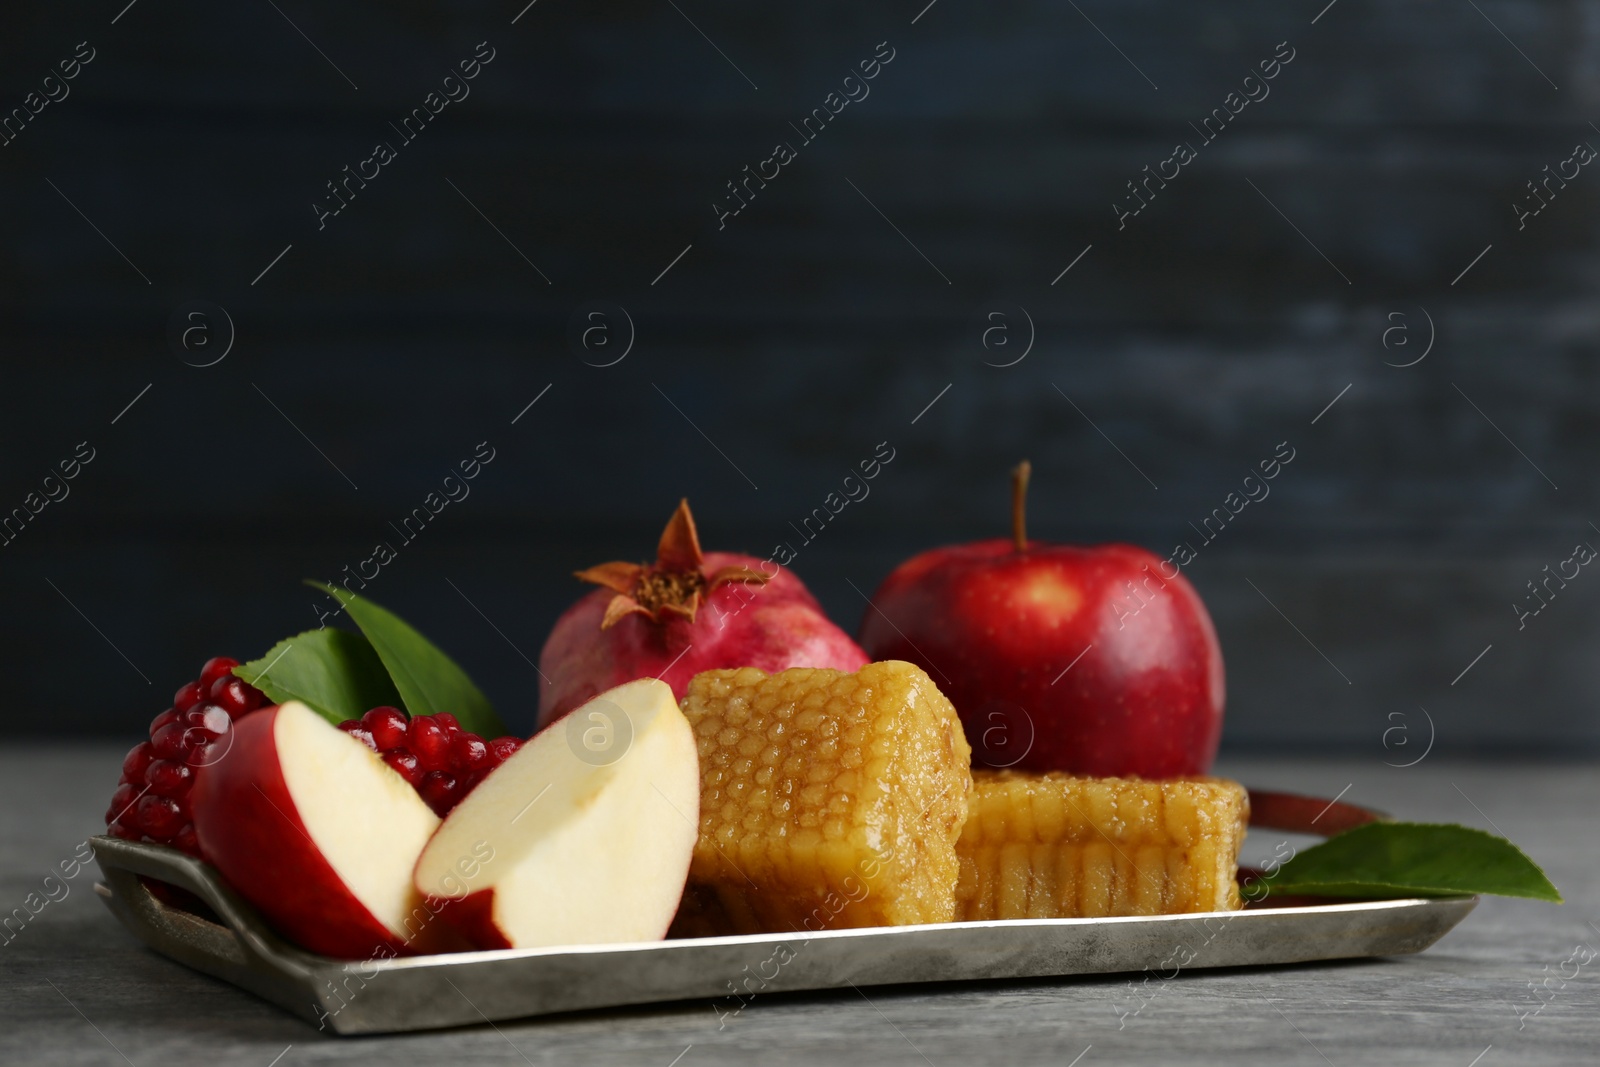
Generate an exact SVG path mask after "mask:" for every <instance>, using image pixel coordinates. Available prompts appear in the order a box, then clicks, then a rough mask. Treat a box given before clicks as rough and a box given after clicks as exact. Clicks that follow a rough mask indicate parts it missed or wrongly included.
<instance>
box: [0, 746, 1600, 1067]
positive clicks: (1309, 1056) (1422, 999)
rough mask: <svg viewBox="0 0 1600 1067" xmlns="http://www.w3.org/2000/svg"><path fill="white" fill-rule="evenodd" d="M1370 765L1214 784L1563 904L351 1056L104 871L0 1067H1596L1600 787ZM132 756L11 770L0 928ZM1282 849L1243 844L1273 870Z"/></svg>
mask: <svg viewBox="0 0 1600 1067" xmlns="http://www.w3.org/2000/svg"><path fill="white" fill-rule="evenodd" d="M1374 747H1376V746H1374ZM1381 757H1382V753H1380V754H1379V755H1378V756H1374V758H1372V759H1370V760H1364V761H1357V760H1341V761H1326V762H1313V761H1306V760H1293V761H1290V760H1266V759H1251V760H1235V761H1233V762H1231V763H1229V764H1226V765H1224V766H1223V767H1221V768H1219V770H1221V771H1223V772H1224V773H1228V774H1230V775H1232V776H1234V777H1237V778H1239V779H1240V780H1242V781H1244V782H1246V783H1247V784H1250V785H1255V786H1261V787H1266V788H1279V789H1292V790H1298V791H1301V792H1307V793H1315V794H1318V795H1322V796H1332V795H1334V794H1336V793H1338V792H1340V791H1341V790H1343V789H1345V788H1346V787H1347V786H1349V787H1350V788H1349V792H1348V793H1346V794H1345V795H1346V797H1347V799H1352V800H1356V801H1359V802H1361V803H1365V804H1367V805H1369V806H1374V807H1379V808H1383V809H1385V810H1388V811H1390V812H1392V813H1395V814H1398V815H1403V816H1405V817H1409V818H1416V819H1424V820H1451V821H1458V822H1463V823H1466V824H1468V825H1474V826H1480V827H1485V828H1490V827H1491V825H1492V827H1493V828H1497V829H1498V830H1499V831H1500V832H1502V833H1504V834H1506V835H1507V836H1509V837H1511V838H1512V839H1513V840H1515V841H1517V842H1518V843H1519V844H1521V845H1522V846H1523V847H1524V848H1526V849H1527V850H1528V851H1529V852H1530V853H1531V854H1532V855H1533V856H1534V858H1535V859H1537V860H1539V861H1540V862H1541V863H1543V864H1544V866H1545V868H1546V869H1547V870H1548V871H1549V873H1550V876H1551V878H1552V879H1553V880H1554V881H1555V882H1556V884H1557V885H1558V886H1560V887H1561V889H1562V891H1563V892H1564V893H1565V894H1566V897H1567V901H1568V903H1567V904H1566V905H1564V906H1555V905H1549V904H1539V903H1535V902H1527V901H1510V900H1494V899H1489V900H1485V901H1484V902H1483V903H1482V904H1480V905H1479V907H1478V910H1477V911H1475V912H1474V913H1473V914H1472V915H1471V916H1469V917H1468V918H1467V920H1466V921H1465V922H1464V923H1463V924H1462V925H1461V926H1460V927H1458V928H1457V929H1456V930H1455V931H1454V932H1452V933H1451V934H1450V935H1448V936H1447V937H1446V938H1445V939H1444V940H1443V941H1441V942H1440V943H1439V944H1437V945H1435V946H1434V947H1433V948H1432V949H1430V950H1429V951H1428V952H1426V953H1424V954H1422V955H1419V956H1412V957H1405V958H1399V959H1387V960H1364V961H1357V962H1345V963H1332V964H1320V965H1309V966H1298V967H1287V968H1263V969H1252V970H1248V971H1209V972H1207V971H1193V972H1185V973H1183V974H1181V975H1179V976H1178V977H1177V978H1175V979H1173V980H1171V981H1169V982H1164V983H1158V985H1159V991H1158V992H1155V993H1154V994H1152V993H1150V992H1147V993H1146V994H1145V1003H1144V1006H1143V1007H1142V1008H1141V1009H1140V1010H1139V1011H1138V1013H1137V1014H1132V1013H1131V1010H1132V1009H1133V1008H1134V1007H1136V1006H1137V1005H1138V1004H1139V1001H1138V999H1136V998H1135V997H1134V996H1133V995H1132V993H1131V991H1130V987H1129V983H1128V981H1127V979H1126V978H1093V979H1056V980H1045V981H1026V982H1004V983H968V984H961V985H956V986H946V987H940V986H916V987H887V988H885V987H879V988H870V989H867V990H864V991H863V992H862V993H855V992H848V993H837V994H836V993H827V994H791V995H785V996H772V997H767V998H762V999H757V1000H753V1001H751V1002H750V1004H749V1005H748V1007H747V1008H746V1009H745V1010H744V1012H743V1013H742V1014H740V1015H739V1016H738V1017H737V1018H736V1019H733V1020H731V1021H730V1022H729V1023H728V1024H727V1025H726V1026H725V1027H722V1028H720V1029H719V1022H718V1017H717V1015H716V1013H715V1012H714V1011H713V1009H712V1007H711V1006H710V1005H709V1004H704V1003H683V1004H672V1005H665V1006H659V1007H646V1008H636V1009H629V1010H625V1011H614V1012H594V1013H585V1014H578V1015H568V1016H562V1017H557V1018H552V1019H545V1020H542V1021H529V1022H523V1023H515V1024H505V1025H501V1026H500V1027H499V1028H498V1029H496V1028H492V1027H489V1026H483V1027H476V1028H470V1029H462V1030H454V1031H448V1032H443V1033H431V1034H420V1035H411V1036H395V1037H366V1038H336V1037H329V1036H325V1035H322V1034H319V1033H317V1032H316V1031H315V1030H314V1029H313V1028H311V1027H310V1026H307V1025H306V1024H304V1023H302V1022H300V1021H298V1020H296V1019H294V1018H291V1017H289V1016H288V1015H285V1014H283V1013H282V1012H280V1011H278V1010H277V1009H276V1008H273V1007H271V1006H269V1005H267V1004H265V1003H263V1002H261V1001H258V1000H255V999H254V998H252V997H251V996H249V995H248V994H245V993H242V992H240V991H238V990H235V989H233V988H232V987H230V986H227V985H224V984H222V983H220V982H217V981H213V980H212V979H209V978H206V977H203V976H201V975H198V974H195V973H193V972H190V971H188V970H185V969H184V968H183V967H181V966H179V965H177V964H175V963H171V962H169V961H168V960H166V959H164V958H162V957H160V956H158V955H156V954H154V953H152V952H149V951H147V950H145V949H144V948H143V947H141V946H140V945H139V944H137V943H136V942H135V941H134V940H133V938H132V937H131V936H129V935H128V934H126V933H125V932H124V931H123V930H122V929H121V927H119V926H118V925H117V924H116V922H115V921H114V920H113V919H112V918H111V915H110V914H109V913H108V912H107V911H106V910H105V908H104V907H103V906H102V905H101V903H100V901H99V900H98V899H96V897H95V895H94V893H93V891H92V882H93V880H94V878H95V877H96V876H97V873H98V872H97V871H96V869H95V868H93V867H92V866H90V867H89V868H88V869H87V870H86V871H85V872H84V873H82V874H80V875H79V876H78V877H77V878H76V879H74V880H73V881H71V882H69V883H66V885H67V886H68V892H67V895H66V896H65V897H62V896H61V891H60V889H59V888H58V887H57V888H54V890H53V892H54V895H55V896H56V897H58V898H60V899H59V900H57V901H55V902H51V903H49V904H47V905H46V906H45V907H44V908H43V909H42V910H41V911H40V912H39V914H38V915H37V916H36V917H35V918H33V920H32V921H31V922H30V923H29V924H28V925H27V926H25V927H24V928H23V929H22V930H21V932H20V933H14V934H13V935H12V936H11V939H10V940H9V941H8V942H5V943H4V944H0V1004H3V1005H4V1007H5V1016H4V1020H3V1023H0V1063H3V1064H8V1065H9V1064H53V1063H70V1064H112V1065H124V1064H130V1063H131V1064H136V1065H138V1067H154V1065H158V1064H159V1065H175V1067H176V1065H186V1064H204V1065H211V1064H227V1065H233V1064H242V1065H248V1067H269V1065H274V1064H276V1067H298V1065H300V1064H307V1063H380V1062H381V1063H383V1064H386V1065H393V1067H402V1065H409V1064H426V1065H428V1067H438V1065H440V1064H450V1065H453V1064H464V1063H485V1064H494V1063H499V1064H517V1063H523V1062H526V1063H529V1064H547V1063H548V1064H558V1063H559V1064H568V1063H595V1064H641V1065H646V1067H651V1065H653V1067H671V1065H674V1064H675V1065H677V1067H701V1065H705V1064H749V1063H759V1064H804V1065H813V1067H843V1065H846V1064H857V1063H860V1064H873V1065H875V1067H876V1065H883V1067H887V1065H891V1064H909V1065H914V1067H915V1065H934V1067H947V1065H957V1064H963V1063H982V1064H993V1063H1017V1064H1033V1063H1039V1064H1051V1065H1053V1067H1068V1065H1071V1064H1074V1063H1076V1064H1077V1065H1078V1067H1095V1065H1097V1064H1107V1063H1118V1064H1143V1063H1149V1064H1158V1063H1159V1064H1173V1063H1176V1062H1181V1063H1196V1064H1229V1065H1248V1064H1270V1065H1272V1067H1282V1065H1285V1064H1317V1065H1321V1064H1331V1065H1337V1067H1344V1065H1346V1064H1352V1065H1353V1064H1440V1065H1447V1067H1471V1065H1473V1064H1476V1065H1477V1067H1500V1065H1503V1064H1546V1063H1549V1064H1583V1063H1595V1062H1600V1018H1597V1013H1596V1008H1597V1005H1600V955H1597V953H1596V950H1597V949H1600V926H1596V923H1600V824H1597V820H1596V818H1595V809H1596V807H1597V806H1600V778H1597V777H1596V771H1597V769H1600V768H1596V767H1593V766H1589V765H1574V764H1557V765H1545V764H1514V763H1501V764H1488V763H1450V762H1447V761H1445V760H1443V759H1441V758H1439V757H1438V756H1434V757H1431V758H1429V759H1426V760H1424V761H1423V762H1422V763H1420V764H1418V765H1417V766H1415V767H1411V768H1407V769H1393V768H1390V767H1386V766H1384V765H1383V764H1382V763H1381V762H1379V760H1380V758H1381ZM1390 758H1393V757H1390ZM119 759H120V752H117V751H113V750H110V749H107V748H104V747H77V748H66V747H15V748H9V749H3V750H0V910H3V911H5V912H9V911H10V910H11V909H12V908H13V907H16V906H19V905H20V904H21V903H22V901H23V900H24V898H25V897H26V896H27V895H28V894H29V893H30V892H40V893H41V896H42V895H43V894H42V883H43V879H44V877H45V875H46V874H47V873H49V872H50V871H51V870H53V869H55V868H56V866H57V865H58V864H59V863H60V862H61V861H62V860H64V859H68V858H70V857H71V856H72V855H73V853H74V851H75V848H76V847H77V845H78V844H79V843H80V842H81V841H83V840H84V838H85V836H86V835H87V834H89V833H92V832H94V831H96V830H97V829H98V826H99V824H98V820H99V817H100V815H101V813H102V812H103V810H104V807H105V804H106V801H107V798H108V797H109V794H110V792H111V788H112V784H113V783H114V781H115V778H116V773H117V766H118V761H119ZM1280 838H1281V835H1276V834H1274V835H1273V840H1271V841H1268V840H1266V839H1265V838H1259V839H1256V840H1254V841H1253V842H1252V846H1253V847H1254V848H1255V849H1256V850H1258V851H1260V852H1262V853H1263V854H1270V851H1271V847H1272V845H1273V844H1274V843H1275V842H1276V841H1277V840H1279V839H1280ZM1249 851H1250V846H1247V853H1248V852H1249ZM1590 946H1593V947H1592V948H1591V947H1590ZM1586 961H1587V962H1586ZM1530 984H1538V985H1539V986H1540V989H1541V992H1540V993H1539V994H1538V995H1537V996H1536V995H1535V993H1534V992H1533V991H1532V989H1531V986H1530ZM1124 1013H1129V1014H1126V1015H1124Z"/></svg>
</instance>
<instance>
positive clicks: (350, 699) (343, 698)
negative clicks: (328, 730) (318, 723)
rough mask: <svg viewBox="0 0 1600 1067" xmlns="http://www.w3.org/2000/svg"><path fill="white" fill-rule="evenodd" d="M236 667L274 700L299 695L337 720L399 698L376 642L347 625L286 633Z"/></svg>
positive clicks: (238, 673)
mask: <svg viewBox="0 0 1600 1067" xmlns="http://www.w3.org/2000/svg"><path fill="white" fill-rule="evenodd" d="M233 673H234V674H236V675H238V676H239V677H240V678H243V679H244V680H245V681H247V682H249V683H250V684H251V685H253V686H255V687H256V688H257V689H259V690H261V691H262V692H263V693H265V694H267V697H268V699H270V700H271V701H272V702H273V703H274V704H282V703H283V702H284V701H286V700H298V701H300V702H302V703H304V704H306V705H307V706H309V707H310V708H311V709H312V710H313V711H315V712H316V713H317V714H319V715H321V716H322V717H323V718H325V719H327V720H328V721H329V722H331V723H333V724H334V725H335V726H337V725H338V724H339V723H341V722H344V721H345V720H346V719H359V718H360V717H361V716H362V714H363V713H364V712H365V711H367V709H369V708H376V707H380V706H382V705H385V704H388V705H398V704H399V703H400V693H399V691H398V690H396V689H395V686H394V682H393V681H391V680H390V678H389V672H388V671H386V670H384V668H383V661H382V660H380V659H379V658H378V654H377V652H375V651H373V648H372V643H371V642H370V641H368V640H367V639H366V638H365V637H362V636H361V635H360V634H353V633H349V632H348V631H345V630H334V629H331V628H330V629H323V630H307V631H306V632H305V633H303V634H296V635H295V636H293V637H289V638H285V639H284V640H282V641H279V642H278V643H277V644H275V645H273V646H272V648H270V649H269V650H268V651H267V654H266V655H264V656H262V657H261V658H260V659H257V660H251V661H250V662H249V663H241V664H240V665H239V666H237V667H235V668H234V669H233Z"/></svg>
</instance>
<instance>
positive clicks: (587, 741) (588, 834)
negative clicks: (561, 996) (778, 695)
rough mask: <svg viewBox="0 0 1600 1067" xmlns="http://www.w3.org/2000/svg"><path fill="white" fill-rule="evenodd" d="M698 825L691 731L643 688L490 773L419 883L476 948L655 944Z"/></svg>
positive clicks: (431, 853) (434, 844)
mask: <svg viewBox="0 0 1600 1067" xmlns="http://www.w3.org/2000/svg"><path fill="white" fill-rule="evenodd" d="M699 825H700V760H699V755H698V753H697V751H696V746H695V738H694V730H693V729H692V728H691V727H690V726H689V720H688V719H686V718H684V716H683V712H681V711H679V710H678V705H677V702H676V701H675V700H673V697H672V690H671V689H669V688H667V686H666V684H665V683H664V682H659V681H657V680H655V679H654V678H643V679H640V680H638V681H635V682H630V683H628V684H627V685H623V686H618V687H617V688H615V689H612V690H610V691H609V692H606V693H602V694H601V695H600V696H598V697H596V698H595V699H593V700H591V701H589V702H588V703H587V704H585V705H583V707H581V708H579V709H578V710H577V711H575V712H573V714H572V715H571V716H570V717H569V718H568V719H567V720H566V722H565V723H564V724H562V725H558V726H555V727H552V728H551V729H548V730H545V731H544V732H543V733H540V734H538V735H536V736H535V737H534V738H533V740H531V741H529V742H528V743H527V744H526V745H524V746H523V747H522V748H521V749H520V750H518V751H517V752H516V753H515V754H513V755H512V756H511V757H510V758H509V759H507V760H506V761H505V762H504V763H503V764H501V765H500V766H499V767H496V768H495V769H494V770H493V771H491V772H489V776H488V777H487V778H485V779H484V780H483V781H482V782H481V783H479V785H478V787H477V788H476V789H474V790H473V791H472V792H471V793H470V794H469V795H468V796H467V798H466V799H465V800H463V801H462V802H461V803H460V804H458V805H457V806H456V808H455V810H454V811H452V812H451V813H450V814H449V816H448V817H447V818H446V819H445V821H444V825H443V826H441V827H439V832H438V833H437V834H435V835H434V837H433V840H432V841H430V842H429V843H428V846H427V848H425V849H424V850H423V852H422V855H421V857H420V858H419V859H418V860H417V869H416V885H417V888H418V889H419V890H420V891H421V892H422V893H423V894H424V895H425V896H426V897H427V898H428V906H429V908H430V909H432V910H436V911H438V913H439V916H440V918H441V919H443V920H444V921H445V922H447V923H450V924H451V925H453V926H455V927H456V928H457V929H459V930H460V931H461V932H462V933H463V934H464V935H466V937H467V938H468V939H469V940H470V941H472V943H473V944H475V945H477V946H478V947H479V948H486V949H488V948H534V947H538V946H545V945H594V944H602V943H610V942H618V941H655V940H660V939H661V938H662V937H665V936H666V933H667V927H668V926H669V925H670V924H671V922H672V916H673V914H674V913H675V912H676V911H677V909H678V900H679V898H680V897H681V896H682V895H683V886H684V883H685V881H686V880H687V879H688V876H689V861H690V858H691V857H692V855H693V853H694V845H695V838H696V836H697V834H698V832H699Z"/></svg>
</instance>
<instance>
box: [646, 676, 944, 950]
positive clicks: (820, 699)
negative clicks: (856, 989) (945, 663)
mask: <svg viewBox="0 0 1600 1067" xmlns="http://www.w3.org/2000/svg"><path fill="white" fill-rule="evenodd" d="M682 706H683V713H684V715H686V716H687V717H688V719H689V722H690V724H691V725H692V726H693V727H694V731H695V737H696V740H697V741H698V744H699V754H700V775H701V785H700V838H699V841H698V842H697V843H696V845H695V851H694V860H693V862H692V864H691V865H690V868H689V885H688V888H687V889H686V890H685V893H684V900H683V904H682V905H681V906H680V907H679V910H678V918H677V920H676V921H675V923H674V926H673V933H674V934H675V935H676V936H708V935H712V934H729V933H759V932H784V933H787V932H789V931H791V930H825V929H841V928H845V927H861V926H898V925H903V924H907V923H931V922H949V921H950V920H951V919H952V918H953V917H954V915H955V910H956V905H955V885H956V876H957V871H958V864H957V860H956V839H957V837H959V836H960V834H961V826H962V823H963V822H964V821H965V819H966V812H967V793H968V792H969V791H970V790H971V788H972V775H971V772H970V769H969V768H970V766H971V758H972V750H971V748H969V747H968V745H967V739H966V735H965V734H963V733H962V730H961V722H960V720H959V719H958V718H957V717H956V712H955V709H954V708H953V707H952V706H951V705H950V702H949V701H948V700H946V699H945V697H944V694H942V693H940V692H939V690H938V687H937V686H935V685H934V684H933V681H932V680H931V679H930V678H929V677H928V676H927V675H926V674H924V673H923V672H922V670H921V668H919V667H915V666H913V665H911V664H909V663H901V662H898V661H888V662H884V663H872V664H868V665H867V666H865V667H863V668H862V669H861V670H860V671H858V672H856V673H854V674H849V673H846V672H844V671H836V670H828V669H824V668H796V669H793V670H787V671H782V672H780V673H778V674H774V675H770V676H769V675H767V674H766V673H764V672H762V671H759V670H756V669H755V668H751V667H746V668H741V669H738V670H720V671H706V672H704V673H702V674H699V675H696V676H695V678H694V680H693V681H691V682H690V683H689V690H688V693H687V694H686V695H685V697H684V699H683V705H682Z"/></svg>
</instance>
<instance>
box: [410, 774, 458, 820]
mask: <svg viewBox="0 0 1600 1067" xmlns="http://www.w3.org/2000/svg"><path fill="white" fill-rule="evenodd" d="M417 792H419V793H421V794H422V799H423V800H425V801H427V802H428V807H430V808H432V809H433V812H434V814H435V815H439V816H441V817H442V816H443V815H445V814H446V813H447V812H449V810H450V809H451V808H452V807H454V806H455V803H456V801H457V800H459V799H461V795H462V794H464V793H465V792H466V791H465V790H464V789H462V788H461V781H460V779H458V778H457V777H456V776H455V775H453V774H449V773H447V772H445V771H430V772H429V773H428V776H427V777H426V778H424V779H422V785H420V786H419V787H418V788H417Z"/></svg>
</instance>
